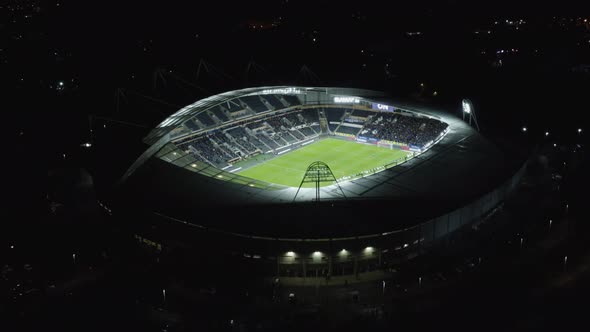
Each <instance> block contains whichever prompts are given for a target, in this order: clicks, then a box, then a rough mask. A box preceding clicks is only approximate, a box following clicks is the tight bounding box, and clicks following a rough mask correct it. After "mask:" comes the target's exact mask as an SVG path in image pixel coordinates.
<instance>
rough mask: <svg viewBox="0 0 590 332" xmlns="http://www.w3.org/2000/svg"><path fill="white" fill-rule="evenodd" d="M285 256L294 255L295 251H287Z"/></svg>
mask: <svg viewBox="0 0 590 332" xmlns="http://www.w3.org/2000/svg"><path fill="white" fill-rule="evenodd" d="M287 256H288V257H295V253H294V252H292V251H287Z"/></svg>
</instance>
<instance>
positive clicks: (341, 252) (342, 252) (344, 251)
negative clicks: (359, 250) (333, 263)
mask: <svg viewBox="0 0 590 332" xmlns="http://www.w3.org/2000/svg"><path fill="white" fill-rule="evenodd" d="M346 254H348V251H346V249H342V250H340V255H346Z"/></svg>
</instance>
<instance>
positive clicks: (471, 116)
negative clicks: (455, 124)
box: [461, 99, 479, 131]
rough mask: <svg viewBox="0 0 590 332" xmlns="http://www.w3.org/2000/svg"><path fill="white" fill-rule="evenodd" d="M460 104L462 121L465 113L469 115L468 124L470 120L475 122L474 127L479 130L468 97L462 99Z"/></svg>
mask: <svg viewBox="0 0 590 332" xmlns="http://www.w3.org/2000/svg"><path fill="white" fill-rule="evenodd" d="M461 106H462V108H463V121H465V114H467V116H469V125H470V126H471V120H472V119H473V121H474V122H475V127H476V128H477V131H479V123H477V116H476V115H475V109H473V103H471V100H469V99H463V101H461Z"/></svg>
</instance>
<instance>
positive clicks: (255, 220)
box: [112, 86, 525, 278]
mask: <svg viewBox="0 0 590 332" xmlns="http://www.w3.org/2000/svg"><path fill="white" fill-rule="evenodd" d="M327 137H330V138H337V139H342V140H347V141H350V142H355V143H357V144H366V145H375V146H380V147H382V148H383V149H397V150H403V151H407V153H408V154H407V156H408V157H406V158H404V159H403V160H393V161H391V162H390V163H388V164H384V165H381V166H380V167H375V168H372V169H369V170H364V171H363V172H360V173H358V174H352V175H348V176H346V177H343V178H340V179H339V180H338V185H339V187H338V185H334V184H330V185H327V186H324V187H322V188H321V192H320V196H321V200H320V201H315V197H316V191H315V189H313V188H302V189H301V191H300V192H299V193H298V195H297V198H296V199H295V201H293V198H294V197H295V193H296V192H297V190H298V188H295V187H292V186H286V185H283V184H278V183H271V182H267V181H262V180H259V179H252V178H248V177H244V176H241V175H240V174H239V173H240V172H241V170H242V169H243V168H248V167H252V166H253V165H256V164H257V163H264V162H266V161H267V160H272V159H273V158H277V157H278V156H280V155H284V154H288V153H291V152H292V151H297V150H298V149H301V148H304V147H305V146H307V145H309V144H312V143H314V142H317V141H320V140H323V139H325V138H327ZM144 142H145V143H146V144H147V145H148V148H147V149H146V150H145V152H144V153H143V154H142V155H141V156H140V157H139V158H138V159H137V160H136V161H135V162H134V163H133V164H132V165H131V167H130V168H129V169H128V170H127V172H126V173H125V174H124V175H123V177H122V179H121V182H120V187H119V189H118V190H117V192H118V195H117V197H116V198H115V199H114V200H113V202H112V204H113V209H114V210H116V211H117V212H118V214H119V215H120V216H122V217H123V218H124V219H127V220H135V221H136V222H135V223H134V225H137V226H138V228H137V232H136V235H135V236H136V238H137V239H138V240H139V241H140V242H142V243H148V244H151V245H153V246H154V248H156V250H167V248H174V247H183V248H193V249H195V251H199V250H205V251H209V250H207V249H206V248H210V247H211V246H215V248H216V249H215V253H216V254H218V255H220V257H225V256H227V257H230V256H231V257H234V258H238V259H243V260H246V261H251V262H252V264H255V265H257V266H261V267H263V269H264V270H265V271H267V273H268V274H269V275H276V276H281V277H294V278H297V277H318V276H325V275H331V276H337V275H349V274H354V275H358V274H359V273H363V272H368V271H372V270H378V269H381V268H384V267H388V266H391V265H392V264H395V263H396V262H399V261H400V260H403V259H406V258H407V257H408V256H411V255H412V254H413V253H416V252H420V251H424V250H428V249H429V248H433V247H435V246H436V245H438V244H440V243H444V242H445V241H447V240H448V239H449V238H451V237H452V236H453V234H455V233H456V232H457V231H460V230H461V229H464V228H466V227H472V226H473V225H476V224H477V223H478V222H480V221H481V220H482V219H483V218H485V217H486V215H488V214H489V213H491V212H492V211H494V209H495V208H496V207H498V206H499V205H500V204H501V203H502V202H503V201H504V200H505V198H506V197H507V196H508V195H509V194H510V193H511V191H512V190H513V189H514V188H515V186H516V185H517V183H518V182H519V181H520V179H521V178H522V176H523V174H524V170H525V165H524V161H523V160H512V159H510V158H508V157H507V156H506V154H505V153H504V152H502V151H501V150H500V149H499V148H498V147H496V146H495V145H494V144H492V143H491V142H489V141H488V140H487V139H485V138H484V137H482V136H481V135H480V134H479V133H478V132H477V131H475V130H473V129H472V128H471V127H470V126H468V125H467V124H466V123H465V122H463V121H461V120H460V119H459V118H458V117H455V116H453V115H449V114H447V113H444V112H439V111H436V110H431V109H427V110H426V109H422V108H420V109H418V108H415V107H407V106H402V105H397V104H396V103H394V102H391V101H388V100H387V99H386V97H385V95H384V94H382V93H380V92H376V91H369V90H361V89H348V88H325V87H291V86H273V87H259V88H248V89H243V90H237V91H231V92H226V93H222V94H218V95H215V96H211V97H208V98H205V99H202V100H199V101H197V102H196V103H194V104H191V105H189V106H187V107H185V108H183V109H181V110H179V111H178V112H176V113H175V114H173V115H171V116H170V117H168V118H167V119H165V120H164V121H162V123H160V124H159V125H158V126H157V127H156V128H155V129H153V130H152V131H151V132H150V133H149V135H147V136H146V137H145V139H144ZM260 156H265V157H264V158H261V157H260ZM261 159H262V161H261ZM253 160H254V161H253ZM240 165H243V166H240ZM277 171H279V172H280V170H277ZM304 171H305V169H303V170H301V172H304ZM340 189H341V190H342V191H341V190H340ZM342 192H343V193H344V195H342Z"/></svg>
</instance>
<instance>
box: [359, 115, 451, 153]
mask: <svg viewBox="0 0 590 332" xmlns="http://www.w3.org/2000/svg"><path fill="white" fill-rule="evenodd" d="M447 126H448V125H447V124H446V123H444V122H441V121H439V120H436V119H431V118H426V117H415V116H406V115H401V114H393V113H384V114H381V115H379V116H376V117H375V118H374V120H373V121H372V122H371V123H370V124H367V125H365V127H364V128H363V130H362V131H361V135H362V136H364V137H367V138H377V139H383V140H389V141H394V142H400V143H405V144H408V145H415V146H419V147H423V146H424V145H426V144H427V143H429V142H430V141H433V140H434V139H436V138H437V137H438V136H439V135H440V134H441V133H442V132H443V131H444V130H445V129H446V127H447Z"/></svg>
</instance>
